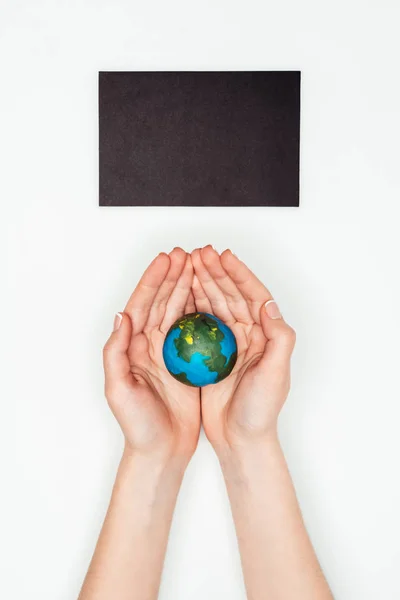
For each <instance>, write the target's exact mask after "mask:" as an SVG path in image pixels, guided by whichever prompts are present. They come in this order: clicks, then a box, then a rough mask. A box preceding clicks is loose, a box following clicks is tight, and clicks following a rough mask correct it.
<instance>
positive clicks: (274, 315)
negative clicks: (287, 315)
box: [265, 300, 282, 319]
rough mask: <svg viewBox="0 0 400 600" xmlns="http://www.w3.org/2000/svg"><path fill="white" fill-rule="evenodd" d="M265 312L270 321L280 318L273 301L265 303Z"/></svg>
mask: <svg viewBox="0 0 400 600" xmlns="http://www.w3.org/2000/svg"><path fill="white" fill-rule="evenodd" d="M265 310H266V312H267V315H268V316H269V318H270V319H280V318H281V317H282V315H281V312H280V310H279V308H278V305H277V303H276V302H275V300H268V302H266V303H265Z"/></svg>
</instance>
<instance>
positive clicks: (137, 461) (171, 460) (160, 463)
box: [120, 444, 190, 479]
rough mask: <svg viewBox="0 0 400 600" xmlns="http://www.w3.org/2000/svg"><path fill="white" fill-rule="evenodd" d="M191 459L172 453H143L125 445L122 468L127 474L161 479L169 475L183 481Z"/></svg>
mask: <svg viewBox="0 0 400 600" xmlns="http://www.w3.org/2000/svg"><path fill="white" fill-rule="evenodd" d="M189 460H190V457H186V456H182V455H176V454H174V453H171V452H165V451H156V452H143V451H141V450H137V449H135V448H132V447H131V446H129V445H128V444H125V447H124V450H123V453H122V457H121V462H120V468H122V469H124V470H126V472H127V473H132V474H133V473H138V472H139V473H143V474H146V476H152V477H153V478H159V477H162V476H165V475H167V474H171V475H175V477H176V478H177V479H179V478H180V479H182V477H183V475H184V473H185V470H186V467H187V465H188V463H189Z"/></svg>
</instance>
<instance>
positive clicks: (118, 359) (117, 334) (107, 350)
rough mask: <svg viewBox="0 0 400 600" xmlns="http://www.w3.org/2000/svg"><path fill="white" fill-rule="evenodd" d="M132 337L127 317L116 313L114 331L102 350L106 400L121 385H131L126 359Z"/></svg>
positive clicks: (130, 324)
mask: <svg viewBox="0 0 400 600" xmlns="http://www.w3.org/2000/svg"><path fill="white" fill-rule="evenodd" d="M131 337H132V322H131V319H130V317H129V315H127V314H124V313H117V314H116V316H115V319H114V330H113V332H112V334H111V335H110V337H109V339H108V340H107V342H106V344H105V346H104V349H103V365H104V375H105V391H106V396H107V399H109V396H110V393H111V392H112V391H113V390H115V388H116V387H118V386H119V385H121V383H122V384H123V383H126V382H127V381H129V383H131V384H133V383H134V382H133V379H132V377H131V370H130V364H129V358H128V348H129V344H130V341H131Z"/></svg>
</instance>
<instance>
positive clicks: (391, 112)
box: [0, 0, 400, 600]
mask: <svg viewBox="0 0 400 600" xmlns="http://www.w3.org/2000/svg"><path fill="white" fill-rule="evenodd" d="M398 20H399V10H398V5H397V6H396V3H395V2H394V0H393V1H392V2H389V1H386V2H385V1H383V2H380V3H378V2H371V3H367V4H366V3H365V2H361V1H360V2H354V1H352V2H344V1H343V0H341V1H340V2H335V3H331V4H330V5H327V4H326V3H318V2H316V1H315V2H307V1H305V2H294V1H293V2H291V3H288V2H281V3H278V2H273V3H270V5H268V4H267V3H264V2H258V3H256V2H250V3H246V4H244V3H241V2H234V3H232V2H228V1H226V2H219V3H218V2H217V3H214V2H206V3H205V2H203V3H200V4H199V3H197V4H192V5H191V6H190V5H189V4H188V3H187V2H183V1H182V2H172V3H171V2H168V3H162V2H158V3H157V5H156V4H155V3H149V4H148V5H145V4H144V3H142V4H140V5H139V4H138V3H134V2H128V1H126V2H123V1H122V0H120V1H118V2H116V1H113V2H112V1H111V0H110V1H109V2H104V1H102V2H99V1H94V0H93V1H91V2H88V1H86V2H82V1H78V0H74V1H72V2H71V1H68V2H67V1H65V2H64V1H61V0H60V1H59V2H50V1H44V0H35V2H29V1H28V0H21V1H19V2H12V1H11V0H10V1H9V2H4V0H3V2H2V3H1V4H0V67H1V68H0V73H1V79H0V82H1V83H0V87H1V95H0V132H1V133H0V145H1V156H0V160H1V162H0V164H1V165H2V169H1V170H2V174H1V179H0V196H1V207H2V214H3V219H2V230H3V231H4V233H3V234H2V235H1V241H2V245H3V243H6V251H7V258H8V260H7V271H6V278H7V304H6V305H4V304H3V308H2V319H3V320H4V324H3V327H2V343H3V348H4V351H5V355H4V356H5V358H4V360H3V363H2V364H3V365H4V364H6V365H7V368H6V369H5V373H4V374H3V377H2V382H3V385H2V394H1V395H2V419H1V441H2V449H3V452H2V458H3V460H2V463H3V467H2V474H3V483H4V488H3V489H4V491H3V494H2V503H4V506H3V509H2V521H3V523H2V534H1V542H2V544H1V546H2V549H3V551H4V554H5V556H4V558H3V560H1V562H0V571H2V573H1V576H0V597H1V598H7V600H14V599H15V600H25V599H27V598H29V600H55V599H57V600H67V599H71V598H74V597H76V596H77V594H78V590H79V588H80V585H81V583H82V580H83V577H84V575H85V572H86V569H87V566H88V562H89V559H90V557H91V554H92V551H93V548H94V544H95V541H96V539H97V535H98V532H99V528H100V525H101V523H102V519H103V516H104V511H105V509H106V506H107V503H108V499H109V493H110V489H111V485H112V482H113V478H114V473H115V468H116V465H117V462H118V459H119V454H120V449H121V443H122V440H121V436H120V433H119V430H118V428H117V426H116V424H115V423H114V420H113V418H112V416H111V414H110V413H109V411H108V408H107V406H106V403H105V401H104V400H103V376H102V368H101V349H102V345H103V343H104V341H105V339H106V338H107V336H108V334H109V331H110V328H111V326H112V322H113V316H114V312H115V311H118V310H120V309H121V307H123V306H124V304H125V301H126V298H127V296H128V295H129V294H130V292H131V291H132V289H133V287H134V285H135V283H136V281H137V279H138V277H139V275H140V274H141V272H142V271H143V269H144V268H145V266H146V265H147V263H148V262H149V261H150V260H151V258H152V257H153V256H154V255H155V254H156V253H158V252H159V251H161V250H165V251H169V250H170V249H172V247H173V246H175V245H181V246H183V247H184V248H185V249H187V250H191V249H192V248H193V247H196V246H199V245H204V244H206V243H209V242H211V243H213V244H214V245H215V246H216V248H217V249H220V250H222V249H223V248H225V247H231V248H232V249H233V250H234V251H235V252H236V253H237V254H238V255H239V256H240V257H241V258H242V259H243V260H245V261H246V262H247V263H248V264H249V266H250V267H251V268H253V269H254V271H255V272H256V273H257V274H258V275H259V276H260V277H261V278H262V279H263V280H264V281H265V282H266V283H267V285H268V286H269V287H270V288H271V290H272V291H273V293H274V295H275V296H276V298H277V300H278V302H279V303H280V306H281V309H282V311H283V313H284V315H285V316H286V318H287V320H288V321H289V322H290V323H291V324H292V325H293V326H294V327H295V329H296V330H297V333H298V344H297V349H296V353H295V356H294V360H293V390H292V393H291V396H290V400H289V401H288V404H287V405H286V407H285V409H284V412H283V414H282V418H281V437H282V443H283V446H284V449H285V453H286V456H287V459H288V462H289V466H290V469H291V472H292V474H293V478H294V481H295V484H296V488H297V490H298V495H299V499H300V503H301V506H302V510H303V513H304V516H305V520H306V523H307V526H308V529H309V532H310V535H311V537H312V540H313V543H314V545H315V547H316V550H317V553H318V556H319V558H320V561H321V563H322V566H323V568H324V570H325V573H326V575H327V578H328V580H329V582H330V584H331V586H332V589H333V591H334V594H335V598H337V599H339V600H377V599H378V598H379V599H384V600H395V599H398V598H399V594H400V591H399V582H398V565H399V561H400V555H399V548H400V545H399V531H400V520H399V506H400V492H399V486H400V483H399V479H400V472H399V467H398V462H399V457H400V442H399V434H398V432H399V419H400V404H399V400H400V394H399V378H398V371H399V358H400V357H399V343H398V339H399V333H400V318H399V305H400V290H399V267H398V256H399V255H400V247H399V246H400V242H399V235H398V230H399V201H400V194H399V192H400V186H399V175H398V169H399V146H398V143H399V136H400V114H399V106H400V87H399V77H398V69H399V61H398V56H399V41H398V39H399V38H398ZM396 54H397V56H396ZM107 69H109V70H135V69H155V70H157V69H165V70H170V69H178V70H179V69H180V70H185V69H189V70H190V69H199V70H202V69H203V70H204V69H215V70H218V69H301V71H302V121H301V133H302V142H301V208H300V209H270V208H263V209H262V208H260V209H256V208H254V209H225V210H224V209H210V208H204V209H201V208H188V209H162V208H156V209H141V208H139V209H138V208H117V209H111V208H99V207H98V206H97V203H98V197H97V71H98V70H107ZM396 254H397V257H396ZM2 257H3V258H4V253H2ZM2 301H4V296H3V298H2ZM8 480H9V483H7V484H6V481H8ZM6 490H9V491H8V492H7V493H5V492H6ZM3 571H4V572H3ZM396 572H397V573H396ZM244 597H245V595H244V588H243V585H242V577H241V572H240V566H239V559H238V553H237V548H236V541H235V536H234V531H233V526H232V521H231V516H230V512H229V507H228V504H227V499H226V495H225V490H224V486H223V482H222V479H221V476H220V473H219V468H218V465H217V463H216V460H215V458H214V456H213V453H212V451H211V449H210V448H209V446H208V445H207V443H206V441H205V440H204V439H203V438H202V439H201V441H200V445H199V448H198V451H197V454H196V456H195V458H194V460H193V462H192V464H191V465H190V468H189V470H188V472H187V477H186V479H185V482H184V485H183V488H182V491H181V495H180V498H179V502H178V506H177V511H176V514H175V519H174V524H173V530H172V533H171V538H170V545H169V551H168V556H167V560H166V565H165V572H164V578H163V585H162V590H161V594H160V598H161V599H162V600H167V599H168V600H188V599H190V600H203V599H204V598H207V599H210V600H220V599H221V598H229V600H239V599H243V598H244ZM116 600H117V599H116Z"/></svg>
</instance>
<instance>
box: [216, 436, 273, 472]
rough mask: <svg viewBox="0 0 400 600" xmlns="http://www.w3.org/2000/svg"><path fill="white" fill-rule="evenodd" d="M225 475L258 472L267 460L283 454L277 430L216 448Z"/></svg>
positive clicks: (225, 443) (226, 443)
mask: <svg viewBox="0 0 400 600" xmlns="http://www.w3.org/2000/svg"><path fill="white" fill-rule="evenodd" d="M214 448H215V451H216V454H217V457H218V460H219V463H220V465H221V469H222V471H223V473H224V474H225V473H227V474H228V473H231V472H234V471H235V472H242V473H250V472H252V471H254V470H257V469H258V468H259V467H260V466H261V465H263V464H264V463H265V460H266V459H267V458H268V457H270V456H271V455H273V454H275V453H276V452H281V446H280V442H279V437H278V432H277V429H271V430H270V431H268V433H266V434H265V435H263V436H262V437H257V438H247V439H240V440H235V441H230V442H227V441H225V442H224V443H222V444H220V445H219V446H218V447H214Z"/></svg>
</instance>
